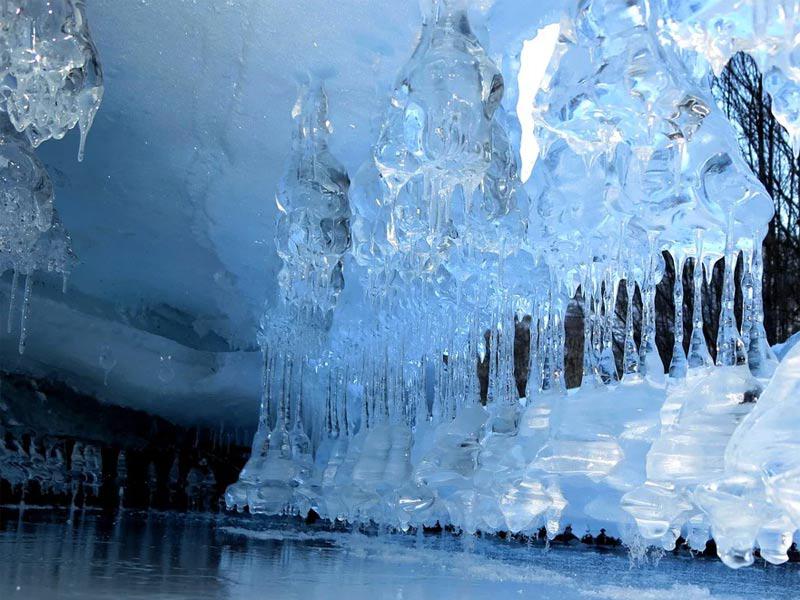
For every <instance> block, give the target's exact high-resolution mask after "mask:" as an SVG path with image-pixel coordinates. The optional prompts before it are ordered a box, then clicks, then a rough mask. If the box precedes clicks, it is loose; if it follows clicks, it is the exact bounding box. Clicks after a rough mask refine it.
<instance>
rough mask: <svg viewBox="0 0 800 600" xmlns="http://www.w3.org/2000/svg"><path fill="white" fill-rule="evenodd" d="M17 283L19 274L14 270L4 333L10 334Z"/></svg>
mask: <svg viewBox="0 0 800 600" xmlns="http://www.w3.org/2000/svg"><path fill="white" fill-rule="evenodd" d="M17 281H19V272H18V271H17V270H16V269H14V275H13V276H12V277H11V291H10V296H9V300H8V323H7V326H6V333H11V324H12V322H13V318H12V317H13V315H14V304H15V303H16V299H17Z"/></svg>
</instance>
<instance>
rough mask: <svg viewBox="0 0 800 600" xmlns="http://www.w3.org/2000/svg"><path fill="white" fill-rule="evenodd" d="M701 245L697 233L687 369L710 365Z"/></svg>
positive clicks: (693, 259)
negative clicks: (704, 317) (704, 307)
mask: <svg viewBox="0 0 800 600" xmlns="http://www.w3.org/2000/svg"><path fill="white" fill-rule="evenodd" d="M704 282H705V275H704V271H703V245H702V233H701V232H700V231H698V232H697V244H696V249H695V255H694V257H693V258H692V335H691V337H690V338H689V352H688V354H687V357H686V360H687V364H688V367H689V369H698V368H703V367H708V366H710V365H711V364H712V361H711V354H709V352H708V344H706V337H705V332H704V331H703V328H704V327H703V326H704V324H703V283H704Z"/></svg>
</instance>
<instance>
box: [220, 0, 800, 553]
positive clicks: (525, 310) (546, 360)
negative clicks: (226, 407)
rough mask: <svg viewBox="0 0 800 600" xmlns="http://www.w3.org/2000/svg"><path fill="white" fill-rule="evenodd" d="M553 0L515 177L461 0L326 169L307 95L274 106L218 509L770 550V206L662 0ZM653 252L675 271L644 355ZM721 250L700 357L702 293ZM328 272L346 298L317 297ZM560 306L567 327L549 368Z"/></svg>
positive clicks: (504, 116)
mask: <svg viewBox="0 0 800 600" xmlns="http://www.w3.org/2000/svg"><path fill="white" fill-rule="evenodd" d="M568 4H569V6H568V10H567V11H566V13H565V16H564V19H563V21H562V23H561V25H560V27H561V34H560V36H559V39H558V44H557V46H556V50H555V52H554V57H553V60H552V62H551V64H550V66H549V67H548V72H547V74H546V76H545V79H544V82H543V84H542V88H541V90H540V91H539V95H538V96H537V100H536V108H535V111H534V117H535V122H536V129H535V133H536V135H537V138H538V139H539V141H540V144H541V152H540V157H539V160H538V162H537V163H536V165H535V166H534V169H533V175H532V177H531V179H530V180H529V181H528V182H527V183H526V184H525V185H523V184H522V183H521V181H520V179H519V175H518V161H517V158H516V157H517V154H516V149H515V148H514V147H513V144H512V141H511V140H514V139H518V136H517V135H516V134H515V131H517V128H518V126H519V124H518V123H517V122H516V121H515V120H514V119H513V118H512V117H511V116H510V115H511V111H508V110H505V109H507V108H509V104H510V103H513V101H514V98H513V97H509V98H505V99H504V81H503V77H502V75H501V74H500V71H499V69H497V67H496V66H495V65H494V63H493V62H492V61H491V60H490V59H489V57H488V55H487V53H486V52H485V50H484V49H483V48H482V47H481V45H480V43H479V42H478V40H477V38H476V37H475V35H474V34H473V33H472V31H471V29H470V26H469V21H468V18H467V2H465V1H461V0H437V1H435V2H433V8H432V13H431V14H430V15H428V17H427V19H426V22H425V25H424V27H423V33H422V35H421V39H420V42H419V46H418V47H417V49H416V50H415V52H414V54H413V56H412V58H411V59H410V61H409V62H408V64H407V65H406V66H405V67H404V68H403V69H402V70H401V73H400V76H399V77H398V82H397V84H396V86H395V89H394V90H393V92H392V97H391V101H390V102H389V107H388V109H387V112H386V115H385V117H384V120H383V122H382V125H381V131H380V134H379V136H378V140H377V142H376V144H375V146H374V147H373V153H372V156H371V157H370V158H369V159H368V160H367V161H366V162H365V163H364V165H363V166H362V167H361V168H360V169H359V171H358V173H357V174H356V176H355V177H354V179H353V182H352V185H351V182H350V179H349V177H348V176H347V174H346V172H345V171H344V168H343V167H342V166H341V165H340V164H339V163H338V162H336V161H335V160H334V159H333V158H332V157H331V155H330V152H329V150H328V147H327V143H326V141H325V136H326V134H327V133H329V130H330V128H329V127H328V121H327V116H326V114H325V110H324V109H325V108H326V107H327V100H326V99H325V96H324V93H322V92H321V91H320V92H319V93H316V94H314V93H312V94H311V95H310V96H308V97H306V99H305V100H304V101H302V102H300V103H298V109H297V111H296V112H295V114H294V117H295V119H297V122H298V125H299V126H298V128H297V132H298V133H297V134H296V136H295V144H294V149H293V154H292V158H291V159H290V161H289V165H288V167H287V171H286V176H285V177H284V179H283V181H282V184H281V188H280V192H279V196H278V205H279V210H280V212H281V217H280V219H281V220H280V222H279V228H278V231H277V235H276V242H277V246H278V251H279V254H280V256H281V258H282V259H283V261H284V269H283V270H282V272H281V273H282V274H281V278H280V287H281V290H282V292H283V297H284V300H285V301H286V302H285V305H286V306H287V307H288V309H289V310H288V311H287V313H286V314H284V315H283V316H281V315H279V314H268V315H266V317H265V320H264V324H265V327H264V332H263V337H262V346H263V348H264V352H265V353H264V384H263V397H262V403H261V413H260V420H259V426H258V431H257V433H256V435H255V438H254V440H253V448H252V454H251V457H250V459H249V461H248V462H247V464H246V466H245V467H244V469H243V470H242V473H241V475H240V479H239V481H238V482H237V483H236V484H233V485H232V486H230V487H229V488H228V490H227V492H226V503H227V505H228V507H229V508H231V509H233V508H236V509H240V510H243V509H245V508H247V509H249V510H250V511H251V512H254V513H266V514H287V513H289V514H304V513H306V512H307V511H308V510H310V509H313V510H315V511H316V512H317V513H318V514H320V515H322V516H324V517H327V518H330V519H342V520H347V521H365V520H372V521H374V522H377V523H381V524H386V525H391V526H395V527H398V528H401V529H407V528H409V527H420V526H425V525H433V524H435V523H437V522H438V523H439V524H441V525H444V524H450V525H453V526H455V527H458V528H461V529H463V530H464V531H467V532H474V531H477V530H481V531H500V530H503V531H511V532H523V533H532V532H534V531H537V530H538V529H539V528H540V527H544V528H545V529H546V531H547V533H548V535H549V536H550V537H552V536H554V535H556V534H557V532H558V531H559V530H560V528H561V527H562V526H563V525H565V524H571V525H573V527H576V526H579V524H585V525H587V526H600V525H605V526H606V527H607V528H609V527H610V528H612V529H614V530H616V531H618V532H619V533H620V534H621V535H623V536H624V538H625V539H626V541H628V542H630V543H631V544H632V545H633V544H634V541H635V539H641V538H644V539H645V540H646V541H647V543H649V544H658V545H661V546H663V547H665V548H672V547H674V546H675V544H676V542H677V540H678V538H679V537H680V536H683V537H684V538H685V539H688V541H689V543H690V544H691V545H692V547H693V548H698V549H703V548H705V545H706V542H707V541H708V540H709V538H710V537H712V536H713V537H714V539H715V541H716V543H717V549H718V552H719V555H720V557H721V558H722V559H723V560H724V561H725V562H726V564H728V565H730V566H734V567H738V566H742V565H746V564H750V563H751V562H752V561H753V559H754V558H753V549H754V547H756V546H758V547H759V548H760V549H761V555H762V556H763V557H764V558H765V559H767V560H770V561H771V562H776V563H777V562H782V561H785V560H786V559H787V554H786V551H787V549H788V547H789V545H790V544H791V542H792V535H793V533H794V531H796V530H797V529H800V518H799V517H798V515H799V514H800V510H799V509H800V506H798V502H797V500H796V498H798V497H800V462H798V461H800V459H798V461H795V460H794V459H791V460H790V459H787V458H786V456H787V455H790V456H791V455H800V454H798V450H800V447H798V442H797V441H796V440H797V439H798V432H800V422H798V420H797V417H793V418H789V417H788V416H787V415H790V414H791V411H792V409H793V405H792V402H794V403H795V404H796V402H797V401H796V400H793V398H794V397H795V396H797V394H796V393H795V394H794V395H793V394H791V393H787V392H786V390H787V389H789V390H791V389H792V386H794V389H795V390H796V389H797V387H798V383H797V381H795V380H794V379H792V377H795V378H797V375H796V374H792V373H791V370H790V369H791V367H790V366H786V365H791V364H794V363H793V361H794V362H796V360H797V359H796V357H792V356H790V357H789V358H788V359H786V360H787V361H788V362H785V363H784V364H781V365H780V367H778V361H777V360H776V358H775V356H774V355H773V353H772V351H771V350H770V348H769V346H768V345H767V341H766V336H765V332H764V325H763V312H764V311H763V303H762V297H761V278H762V270H763V261H762V254H761V244H762V239H763V234H764V231H765V228H766V225H767V223H768V222H769V219H770V218H771V216H772V206H771V200H770V199H769V197H768V196H767V194H766V192H765V191H764V189H763V187H762V186H761V184H760V183H759V182H758V181H757V179H756V178H755V177H754V176H753V174H752V173H751V172H750V171H749V169H748V168H747V166H746V165H745V163H744V161H743V159H742V156H741V153H740V151H739V149H738V145H737V141H736V137H735V134H734V132H733V129H732V127H731V125H730V123H729V122H728V121H727V120H726V119H725V118H724V117H723V116H722V114H721V111H720V110H719V109H718V108H717V107H716V105H715V103H714V101H713V99H712V97H711V94H710V91H709V90H708V85H707V82H705V83H704V80H703V78H702V77H700V76H699V75H700V74H701V73H702V72H704V71H703V69H704V67H703V65H707V63H706V62H705V61H704V59H703V58H702V57H701V56H699V55H694V54H692V53H690V52H688V51H682V52H678V51H677V50H676V48H675V47H674V40H670V39H667V38H664V35H665V31H664V25H665V23H672V24H673V25H674V23H675V21H674V18H673V17H674V15H673V14H672V13H671V12H670V10H671V9H670V6H671V5H670V6H666V5H665V6H662V5H661V3H659V2H652V3H651V2H645V1H643V0H642V1H637V2H630V1H629V0H607V1H603V2H599V1H596V2H591V1H588V2H587V1H582V2H575V3H572V2H570V3H568ZM661 16H663V17H664V18H660V17H661ZM667 17H669V18H667ZM631 61H633V63H635V64H632V63H631ZM511 96H513V94H512V95H511ZM308 98H311V99H312V100H313V101H309V100H308ZM314 98H316V100H314ZM504 103H505V104H506V106H505V107H504ZM304 107H306V109H307V110H311V111H312V112H311V113H309V114H308V115H306V116H304V115H303V110H304ZM309 133H311V135H309ZM663 250H667V251H668V252H669V254H670V256H671V260H672V262H673V264H674V265H675V268H674V271H676V272H677V276H676V277H675V284H674V289H673V295H674V314H673V315H670V317H671V318H668V319H667V320H668V321H671V322H672V323H676V324H677V326H676V327H675V328H674V332H673V334H674V349H673V353H672V358H671V361H670V364H669V365H668V368H667V369H666V373H665V366H664V365H663V363H662V362H661V359H660V357H659V354H658V351H657V349H656V316H657V315H656V302H655V298H656V286H657V285H658V283H659V282H660V281H661V279H662V277H663V274H664V272H665V270H666V269H665V265H664V259H663V255H662V251H663ZM721 259H722V260H724V270H723V273H722V278H723V281H722V287H721V296H720V298H719V307H720V309H719V321H718V322H719V325H718V331H717V336H716V343H715V362H712V358H711V353H710V352H709V349H708V347H707V343H706V338H705V335H704V334H703V325H704V323H703V314H704V313H703V302H704V301H706V299H707V298H708V295H705V296H704V295H703V292H702V289H703V287H704V285H705V286H707V287H708V288H709V289H711V287H712V286H709V285H707V284H709V283H710V280H711V276H712V271H713V269H712V267H713V265H714V264H715V263H716V262H717V261H718V260H721ZM739 261H741V265H742V267H741V269H740V270H737V269H736V265H737V263H738V262H739ZM684 272H686V273H687V275H688V274H689V273H691V275H692V276H691V279H690V280H691V282H692V286H691V291H690V297H691V307H692V315H691V333H690V336H689V339H688V343H685V340H684V331H683V330H684V327H683V326H682V324H683V323H684V315H683V310H684V304H685V302H684V289H683V277H682V276H681V275H682V274H683V273H684ZM737 272H738V273H741V276H740V277H741V278H740V279H738V280H737ZM351 274H352V275H355V279H357V280H358V281H359V282H360V283H361V286H362V288H363V289H364V293H365V301H364V302H363V303H362V304H359V305H357V306H346V305H342V306H338V307H337V302H338V299H339V296H340V294H341V292H342V290H343V288H344V283H345V276H346V275H347V276H350V275H351ZM737 290H738V292H737ZM737 293H740V294H741V297H742V298H743V307H742V318H741V324H740V323H739V322H738V321H737V317H736V314H735V298H736V297H737ZM618 297H620V302H619V303H618ZM622 298H624V302H622ZM618 304H622V305H624V306H626V307H627V310H626V313H625V317H624V318H623V319H620V318H619V317H618V315H617V310H616V308H617V306H618ZM568 309H570V310H572V311H573V312H572V313H571V314H572V316H575V314H576V312H575V309H577V313H578V314H582V321H583V348H582V350H583V361H582V367H583V368H582V382H581V385H580V387H578V388H575V389H571V390H567V385H566V374H567V365H566V348H567V346H568V345H570V343H572V345H573V346H574V345H575V342H576V340H570V339H568V338H567V329H566V327H565V325H566V323H567V318H568ZM320 316H323V317H324V318H322V319H320V318H319V317H320ZM620 320H621V321H622V327H621V328H620V326H619V322H620ZM637 342H638V343H637ZM618 347H621V351H620V350H618ZM686 347H688V353H687V351H686ZM799 352H800V351H799ZM776 368H778V371H777V373H778V375H773V372H775V371H776ZM779 375H780V377H781V378H782V379H783V382H782V383H780V384H779V383H776V381H777V380H778V377H779ZM771 378H772V379H771ZM770 381H772V382H771V383H769V385H768V382H770ZM765 388H766V391H764V390H765ZM762 392H763V393H764V396H763V398H766V399H767V400H766V406H767V407H768V408H769V409H770V410H771V411H772V412H770V413H769V415H770V416H771V419H766V420H765V419H764V418H761V417H759V416H758V413H759V411H760V410H761V407H762V405H763V402H762V400H760V399H759V397H760V396H761V394H762ZM756 400H758V402H756ZM754 406H755V407H756V409H755V410H753V407H754ZM764 410H767V409H764ZM776 414H777V415H781V418H778V417H775V416H774V415H776ZM767 422H768V423H770V424H771V426H772V427H773V430H772V434H773V436H774V437H773V438H772V439H771V438H770V434H769V429H768V428H767V426H765V425H764V423H767ZM776 440H777V441H776ZM792 440H795V441H792ZM734 446H735V447H734ZM754 447H760V448H761V449H762V451H759V452H754V451H752V449H753V448H754ZM740 448H747V449H748V450H750V454H749V456H748V457H747V460H744V458H743V457H745V456H746V455H745V454H744V453H743V452H742V451H741V450H737V449H740ZM748 461H749V462H748Z"/></svg>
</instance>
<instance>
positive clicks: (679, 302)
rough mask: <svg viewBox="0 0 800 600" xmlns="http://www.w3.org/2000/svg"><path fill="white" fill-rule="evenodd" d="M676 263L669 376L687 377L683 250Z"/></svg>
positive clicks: (679, 253)
mask: <svg viewBox="0 0 800 600" xmlns="http://www.w3.org/2000/svg"><path fill="white" fill-rule="evenodd" d="M673 262H674V264H675V284H674V286H673V288H672V294H673V300H674V302H675V322H674V326H673V332H674V334H675V342H674V343H673V346H672V360H670V363H669V376H670V377H672V378H673V379H683V378H684V377H686V369H687V363H686V351H685V350H684V349H683V265H684V256H683V253H682V252H681V251H676V252H675V254H674V256H673Z"/></svg>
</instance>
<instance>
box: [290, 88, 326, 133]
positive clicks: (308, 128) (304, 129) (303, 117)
mask: <svg viewBox="0 0 800 600" xmlns="http://www.w3.org/2000/svg"><path fill="white" fill-rule="evenodd" d="M292 118H293V119H295V120H297V121H298V122H299V124H300V127H301V133H302V135H303V136H308V135H314V134H316V133H317V132H319V131H320V130H321V131H324V132H325V133H332V132H333V127H332V126H331V122H330V121H329V120H328V95H327V93H326V92H325V87H324V85H323V84H322V82H321V81H316V80H311V81H310V82H309V83H308V84H305V85H303V86H301V88H300V93H299V94H298V98H297V102H296V103H295V105H294V108H292Z"/></svg>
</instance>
